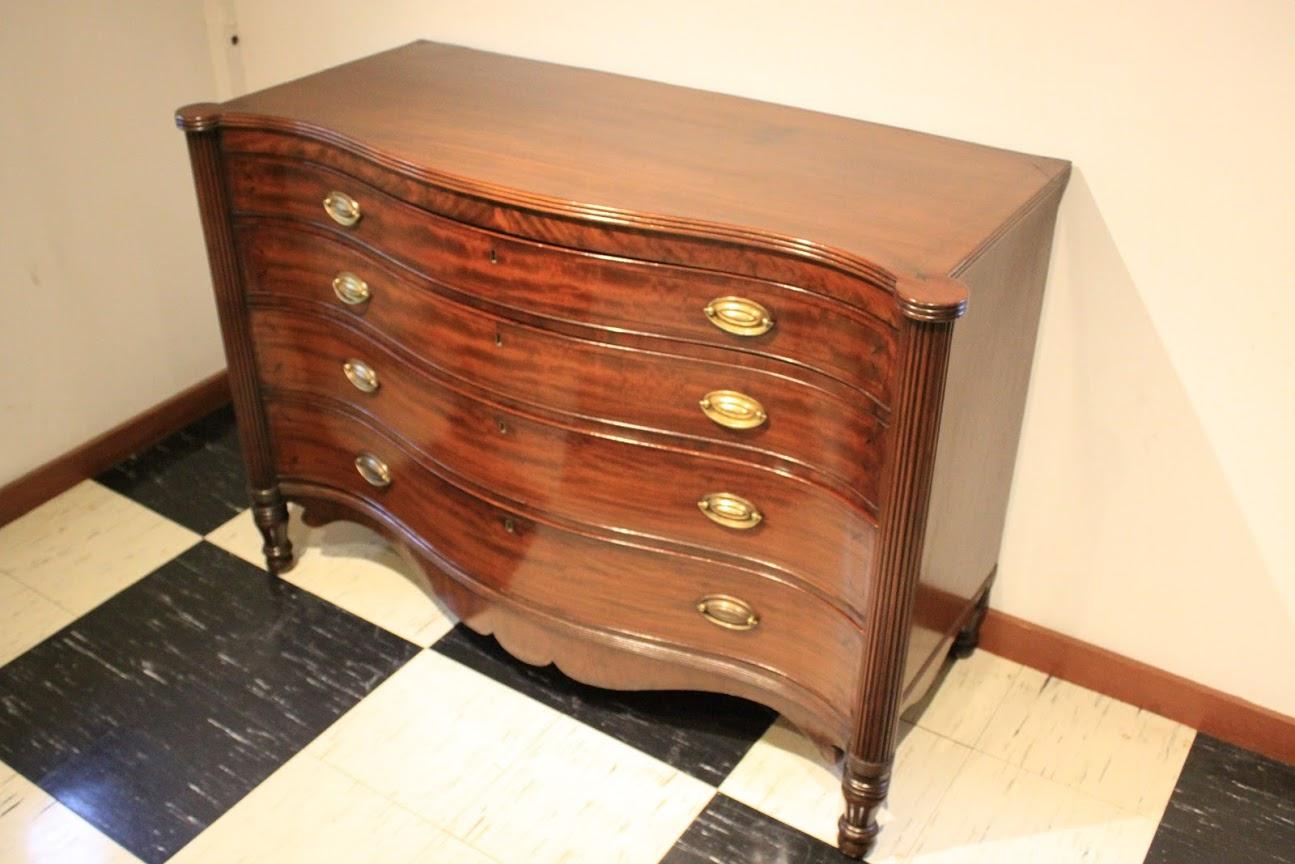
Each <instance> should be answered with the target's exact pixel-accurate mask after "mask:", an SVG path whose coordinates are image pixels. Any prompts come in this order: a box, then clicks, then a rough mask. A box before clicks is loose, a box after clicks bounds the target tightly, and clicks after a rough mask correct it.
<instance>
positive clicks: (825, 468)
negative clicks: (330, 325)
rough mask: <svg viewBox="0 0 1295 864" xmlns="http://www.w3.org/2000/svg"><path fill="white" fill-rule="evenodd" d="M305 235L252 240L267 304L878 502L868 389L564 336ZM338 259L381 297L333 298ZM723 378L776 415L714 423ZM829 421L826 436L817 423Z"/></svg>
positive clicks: (592, 414) (573, 410) (560, 403)
mask: <svg viewBox="0 0 1295 864" xmlns="http://www.w3.org/2000/svg"><path fill="white" fill-rule="evenodd" d="M303 242H304V241H303V240H302V235H301V234H296V235H285V234H284V233H282V232H278V233H274V234H273V235H271V234H268V233H267V234H265V235H263V236H261V235H258V236H255V237H247V238H246V239H245V242H244V248H245V249H246V261H247V267H246V272H247V281H248V294H249V296H250V297H251V298H252V302H254V303H258V302H270V298H269V297H267V298H265V299H262V298H261V297H260V296H259V295H273V297H275V298H291V299H293V300H299V301H303V302H307V301H308V302H310V303H312V304H315V305H319V306H323V307H324V308H323V309H321V310H320V311H329V312H333V313H335V314H338V315H342V316H346V317H348V318H349V319H351V323H352V324H353V325H354V326H355V327H356V328H358V329H360V330H361V331H362V332H364V333H366V334H369V335H371V336H372V337H373V338H375V339H378V340H380V341H385V342H386V343H387V344H390V345H391V346H392V347H393V348H398V349H400V348H402V349H404V350H405V351H407V352H408V353H410V354H412V355H414V356H416V357H419V358H420V359H421V360H423V361H424V362H427V363H429V364H432V365H434V366H436V367H437V369H438V370H440V371H441V372H442V373H444V374H446V375H449V376H452V377H455V378H459V379H462V380H464V381H470V382H472V383H474V384H476V385H477V386H480V387H482V388H485V389H487V390H489V391H490V392H492V393H495V394H498V395H500V396H502V397H505V398H509V399H513V400H516V401H519V402H524V403H526V404H529V405H534V406H537V407H542V408H549V409H553V410H557V411H562V412H564V413H567V414H571V415H574V416H577V417H582V418H587V419H591V420H600V421H604V422H607V423H610V424H614V425H616V426H617V427H619V428H620V429H621V430H622V434H628V435H635V434H637V433H638V432H639V431H640V430H642V431H647V432H659V433H669V434H673V435H675V436H677V437H679V438H681V439H688V441H689V442H690V443H688V444H687V445H686V446H691V447H693V448H697V449H703V448H704V449H711V450H714V451H716V452H728V453H729V454H730V455H732V456H733V457H734V458H743V457H745V455H746V454H748V453H750V454H752V456H753V457H754V456H756V455H757V454H758V455H761V456H764V457H766V458H768V457H772V459H773V461H775V462H778V461H781V462H783V463H791V464H785V467H784V470H790V471H793V472H795V473H805V474H810V473H819V474H828V475H832V479H829V480H828V481H827V482H835V484H836V485H837V487H838V488H839V489H840V490H841V491H842V494H852V495H854V496H855V497H860V498H861V499H862V501H863V504H864V506H866V507H868V508H869V509H870V510H875V508H876V502H877V482H878V477H879V476H880V465H881V448H882V444H883V438H884V429H885V426H884V424H883V422H882V421H881V419H880V418H879V417H878V416H877V414H876V413H875V411H874V410H873V409H874V407H875V406H874V404H873V403H872V401H871V400H869V399H866V398H865V397H863V396H862V395H861V394H859V393H858V392H857V391H850V388H844V387H842V386H841V385H836V386H834V384H835V382H833V380H832V379H826V378H823V377H821V376H820V377H817V378H815V379H814V380H815V382H816V384H817V385H819V386H811V385H809V384H808V383H804V382H803V381H802V380H800V379H797V378H793V377H791V376H790V375H789V374H784V373H785V372H786V371H787V370H786V369H784V368H783V367H784V366H786V365H787V364H780V363H778V362H777V361H772V360H767V359H765V358H763V357H758V356H755V355H750V354H744V353H737V352H730V354H732V355H733V356H732V358H731V360H730V362H729V363H721V362H719V361H718V360H714V359H709V358H707V359H701V358H695V357H689V356H683V355H680V354H677V353H673V352H672V353H666V352H665V350H664V349H665V347H666V346H661V345H658V346H656V347H657V348H658V350H637V349H631V348H628V347H626V346H619V345H608V344H605V343H602V342H596V341H593V340H590V339H580V338H575V337H571V336H566V335H563V334H559V333H555V332H553V331H552V330H550V329H545V328H540V327H536V326H532V325H530V324H525V323H522V322H520V321H517V320H514V319H512V318H507V317H502V316H500V315H495V314H492V313H488V312H485V311H483V310H480V309H476V308H473V307H471V306H469V305H467V304H465V303H456V302H452V301H450V300H449V299H447V298H445V297H444V296H442V295H440V294H438V293H437V292H435V291H433V290H426V289H429V288H431V287H432V286H430V285H428V284H426V283H420V282H418V281H417V280H416V279H415V278H414V277H412V276H410V275H409V274H408V273H405V272H401V271H399V270H397V269H395V268H392V267H389V266H386V265H384V264H383V263H382V262H381V261H380V260H379V259H377V258H375V257H373V256H370V255H366V254H365V253H364V252H362V251H361V250H357V249H352V248H350V247H347V248H346V249H342V250H337V249H333V250H331V251H329V252H327V253H325V254H320V251H318V249H319V247H318V246H313V247H311V246H307V247H306V248H304V249H303V248H302V244H303ZM340 270H347V271H350V272H354V273H356V274H358V275H360V276H361V278H363V279H364V280H365V281H366V282H367V283H368V284H369V286H370V288H371V291H372V297H371V299H370V300H369V301H368V303H366V304H365V305H364V306H363V307H353V306H346V305H345V304H344V303H341V302H340V301H338V300H337V298H336V297H335V296H334V293H333V289H332V280H333V278H334V277H335V276H336V275H337V273H338V271H340ZM800 375H801V378H804V377H805V373H804V370H801V372H800ZM715 390H736V391H740V392H742V393H744V394H747V395H749V396H751V397H752V398H754V399H757V400H758V401H759V402H760V404H761V405H763V406H764V408H765V409H766V411H767V412H768V415H769V419H768V421H767V422H766V423H764V424H763V425H761V426H760V427H759V428H755V429H743V430H734V429H727V428H723V427H721V426H718V425H716V423H714V422H713V421H712V420H710V419H709V418H707V416H706V415H705V414H704V413H703V412H702V410H701V408H700V407H699V403H700V400H701V398H702V397H703V396H705V395H706V394H707V393H710V392H712V391H715ZM851 392H853V399H850V398H849V397H850V394H851ZM825 429H826V430H832V432H831V434H830V435H823V434H821V432H820V430H825Z"/></svg>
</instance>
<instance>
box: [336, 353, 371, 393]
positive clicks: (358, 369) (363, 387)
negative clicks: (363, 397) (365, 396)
mask: <svg viewBox="0 0 1295 864" xmlns="http://www.w3.org/2000/svg"><path fill="white" fill-rule="evenodd" d="M342 372H343V373H344V374H345V375H346V380H348V381H350V382H351V383H352V384H354V385H355V389H356V390H359V391H360V392H362V393H372V392H373V391H374V390H377V389H378V373H377V372H375V371H373V367H372V366H370V365H369V364H368V363H365V362H364V361H363V360H347V361H346V362H345V363H343V364H342Z"/></svg>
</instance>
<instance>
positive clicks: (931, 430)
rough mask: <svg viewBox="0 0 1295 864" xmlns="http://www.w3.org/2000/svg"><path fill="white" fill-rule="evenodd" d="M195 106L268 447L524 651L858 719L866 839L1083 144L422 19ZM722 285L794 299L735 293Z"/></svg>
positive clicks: (235, 328) (967, 534)
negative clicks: (424, 31)
mask: <svg viewBox="0 0 1295 864" xmlns="http://www.w3.org/2000/svg"><path fill="white" fill-rule="evenodd" d="M178 121H179V123H180V125H181V126H182V127H183V128H185V129H186V130H187V131H188V132H189V134H190V136H191V140H192V139H195V138H200V139H202V140H203V141H206V142H211V144H210V146H208V145H206V144H204V149H203V152H202V153H200V154H196V155H195V160H196V161H195V164H198V162H199V161H201V162H202V163H203V164H206V165H208V166H210V167H211V170H213V171H218V172H219V173H220V177H221V179H222V180H223V182H224V183H225V184H226V185H225V186H224V187H223V189H221V190H216V189H214V182H213V183H205V184H200V190H205V192H204V194H205V195H206V196H207V197H206V198H205V199H204V200H205V201H206V204H207V207H208V209H210V210H212V211H213V212H212V214H211V218H210V219H209V220H208V221H209V222H211V223H212V224H216V225H218V226H220V225H224V226H226V227H232V230H224V229H223V228H222V230H220V231H216V232H211V231H209V233H208V243H209V245H211V246H213V247H214V250H213V256H214V258H213V260H215V258H217V257H218V258H219V261H220V262H221V267H219V268H216V270H215V272H216V275H217V280H218V283H219V284H218V292H220V293H221V296H227V297H228V296H233V294H234V292H239V294H238V296H237V297H236V298H235V301H236V303H241V304H244V305H243V306H241V307H239V306H237V305H236V303H231V305H230V307H229V308H230V309H231V310H234V311H235V312H237V313H238V320H237V321H236V322H232V323H228V322H226V321H225V319H224V318H222V325H227V324H228V326H227V328H226V338H227V340H232V341H233V342H234V343H236V347H237V349H238V351H239V352H245V351H246V350H247V347H248V344H254V345H255V346H256V347H255V357H254V361H255V362H254V363H245V364H244V367H245V368H246V369H247V370H248V371H250V372H252V373H254V374H255V375H256V378H255V382H254V383H255V387H244V388H241V389H236V390H235V398H236V400H239V401H240V407H241V409H242V410H243V411H244V413H247V414H249V416H253V417H254V418H255V417H256V416H259V415H258V412H261V411H263V410H268V411H269V412H270V416H271V429H272V433H271V434H270V435H268V436H265V437H264V439H257V440H254V441H250V442H249V444H251V445H254V446H253V447H252V449H253V450H254V451H255V452H254V453H253V454H251V456H250V458H251V459H252V460H253V461H254V462H255V463H256V464H257V465H261V464H265V463H266V461H267V460H272V461H271V463H270V464H271V465H272V470H271V471H270V472H269V474H270V475H272V478H271V479H272V480H273V481H274V482H281V483H282V488H283V489H284V490H285V493H286V494H287V495H288V496H289V497H291V498H294V499H296V500H298V501H300V502H302V503H304V504H305V505H306V506H307V507H308V512H309V514H310V518H311V519H312V520H315V521H326V520H329V519H334V518H353V519H359V520H361V521H364V522H366V523H368V524H372V525H374V526H376V527H378V528H379V529H380V530H383V531H384V532H385V533H387V534H388V536H391V537H392V538H393V539H395V540H396V541H397V543H398V545H399V546H401V547H402V548H403V549H405V550H406V551H407V553H408V554H409V556H410V557H411V559H412V560H414V561H416V562H417V563H418V564H419V566H420V567H421V568H422V569H423V571H424V572H425V573H426V574H427V576H428V579H429V581H430V582H431V584H432V586H433V587H434V589H435V590H436V592H437V593H438V594H439V595H440V596H442V597H443V598H445V600H446V602H447V603H449V604H450V605H451V606H452V607H453V608H454V609H455V610H456V611H458V613H459V614H460V615H462V616H463V618H464V620H465V621H466V622H467V623H468V624H469V625H470V626H472V627H473V628H474V629H476V630H477V631H479V632H482V633H493V634H494V635H495V636H496V637H497V638H498V640H499V642H500V644H501V645H503V646H504V647H505V648H506V649H507V650H508V651H510V652H512V653H514V654H515V655H516V656H518V657H521V658H522V659H524V660H526V661H528V662H532V663H539V664H543V663H548V662H554V663H556V664H557V665H558V666H559V668H561V669H563V670H564V671H566V672H568V673H569V674H571V675H572V676H574V677H576V678H577V679H579V680H582V681H585V682H588V683H595V684H599V685H603V686H614V687H622V688H638V689H651V688H667V687H674V688H679V687H683V688H692V689H705V690H713V691H717V692H723V693H731V694H734V695H740V696H744V697H747V698H756V699H759V700H761V701H764V702H765V703H766V704H768V705H770V706H771V707H773V708H775V709H776V710H778V711H781V712H783V713H785V714H787V716H788V717H789V718H790V719H791V720H792V721H793V722H795V723H797V724H800V725H802V726H804V727H805V728H806V729H807V730H809V731H810V733H811V734H812V735H814V736H815V737H816V738H817V739H818V740H819V741H820V743H823V744H828V745H834V746H837V747H840V748H842V749H843V750H844V751H846V759H845V766H846V770H845V777H844V786H843V790H844V794H845V799H846V812H845V816H844V818H843V819H842V820H841V838H840V839H841V848H842V850H843V851H844V852H846V853H847V854H850V855H853V856H856V857H860V856H862V855H864V854H865V853H866V852H867V850H868V848H869V846H870V845H871V843H872V840H873V839H874V838H875V836H876V833H877V830H878V828H877V823H876V819H875V815H876V812H877V809H878V807H879V805H880V803H881V801H882V800H883V799H884V797H885V795H886V791H887V786H888V782H889V774H890V766H891V762H892V761H893V757H894V749H895V739H896V726H897V722H898V713H899V711H900V709H901V708H902V707H903V706H904V705H905V704H908V703H909V702H912V701H913V700H915V699H917V698H919V697H920V696H921V691H922V690H923V689H924V688H925V687H926V686H927V685H928V684H929V682H930V681H931V680H932V679H933V677H934V674H935V672H936V671H937V670H938V668H939V662H938V661H939V660H940V659H942V657H943V655H944V653H945V652H946V651H947V649H948V647H949V645H950V644H951V643H952V642H953V640H954V637H955V635H956V633H957V632H958V629H959V628H961V627H964V626H966V625H967V623H968V622H969V621H971V620H972V619H973V617H974V613H975V610H976V605H975V604H976V600H977V599H978V598H983V592H984V589H985V586H986V585H987V582H988V578H989V576H990V574H991V573H992V572H993V564H994V561H993V559H994V558H995V557H996V550H997V548H998V544H999V541H1000V538H1001V530H1002V520H1001V516H1002V512H1003V508H1004V507H1005V501H1006V494H1007V489H1008V486H1009V484H1008V479H1009V478H1010V467H1011V464H1012V462H1013V460H1014V457H1015V447H1016V437H1017V430H1018V428H1019V423H1020V417H1021V410H1022V406H1023V400H1024V394H1025V381H1026V379H1027V377H1028V369H1029V365H1030V358H1031V354H1032V349H1033V333H1034V328H1035V325H1036V322H1037V308H1038V297H1039V295H1040V291H1041V287H1042V281H1043V277H1044V271H1045V266H1046V260H1047V240H1048V237H1049V236H1050V233H1051V229H1052V224H1053V219H1054V217H1055V212H1056V205H1057V202H1058V200H1059V198H1060V194H1061V191H1062V189H1063V188H1064V186H1065V182H1066V178H1067V174H1068V170H1069V169H1068V165H1066V164H1065V163H1063V162H1059V161H1056V160H1051V159H1041V158H1038V157H1032V156H1024V155H1021V154H1014V153H1008V152H1006V151H1001V150H992V149H990V148H985V147H977V146H975V145H971V144H965V143H962V142H956V141H950V140H947V139H940V138H935V137H931V136H926V135H921V134H918V133H914V132H906V131H903V130H897V129H890V128H886V127H880V126H874V125H871V124H866V123H860V122H857V121H852V120H847V119H844V118H838V117H830V116H826V115H821V114H813V113H809V112H804V111H797V110H795V109H790V108H783V107H780V106H774V105H768V104H764V103H756V102H750V101H747V100H742V99H736V98H733V97H727V96H720V95H716V94H709V93H702V92H699V91H692V90H682V89H679V88H673V87H667V86H663V85H658V84H652V83H649V82H644V81H636V80H633V79H627V78H622V77H618V76H612V75H605V74H602V73H595V72H588V71H584V70H578V69H569V68H565V67H559V66H553V65H549V64H542V63H534V62H531V61H525V60H519V59H516V58H509V57H500V56H497V55H491V54H486V53H483V52H477V51H471V50H468V49H463V48H456V47H453V46H444V45H434V44H430V43H415V44H413V45H410V46H406V47H405V48H402V49H397V50H395V51H391V52H387V53H385V54H380V55H377V56H375V57H372V58H368V59H366V60H363V61H358V62H356V63H353V64H348V65H347V66H343V67H338V68H337V69H333V70H329V71H326V72H323V73H320V74H318V75H314V76H310V77H309V78H305V79H302V80H300V81H295V82H292V83H289V84H286V85H283V86H281V87H277V88H274V89H272V90H268V91H264V92H262V93H259V94H253V95H251V96H248V97H244V98H241V99H238V100H235V101H233V102H231V103H228V104H226V105H223V106H215V105H198V106H191V107H190V108H187V109H183V110H182V111H181V112H180V114H179V117H178ZM225 194H228V196H229V197H228V199H226V198H224V197H223V196H224V195H225ZM325 200H329V201H330V202H331V203H330V205H329V209H330V210H331V213H330V212H326V210H325V204H324V202H325ZM216 211H219V212H216ZM217 217H221V218H220V219H217ZM235 257H236V258H237V260H238V261H239V263H240V264H241V267H240V268H239V270H238V272H237V273H236V274H235V273H231V272H230V268H229V267H227V266H226V262H227V261H229V260H232V259H233V258H235ZM342 271H349V272H351V273H353V274H355V277H356V278H357V279H361V280H363V281H364V282H365V283H366V287H367V291H368V299H367V300H365V301H363V302H359V303H355V304H352V303H346V302H343V300H342V299H339V298H338V297H337V296H336V295H335V294H334V292H333V288H332V284H331V283H332V281H333V279H334V278H335V277H337V276H338V274H339V273H340V272H342ZM968 286H971V290H970V295H971V298H972V303H971V306H970V309H971V311H970V315H971V316H973V317H972V319H971V320H974V321H975V324H974V325H971V326H969V327H968V329H967V331H966V334H965V335H961V336H960V335H958V334H959V333H961V328H960V325H959V327H958V328H955V326H954V322H955V320H956V319H958V318H959V317H960V316H961V315H962V314H963V313H964V312H966V311H967V309H968V298H969V288H968ZM982 295H983V297H984V299H985V300H986V302H985V304H984V307H983V309H984V311H978V307H977V305H976V302H975V301H976V298H977V297H980V296H982ZM717 297H740V298H746V300H748V301H754V302H756V303H758V304H759V307H753V306H749V304H748V305H747V306H743V305H742V303H740V302H739V303H737V304H736V305H737V307H738V308H739V309H748V310H749V309H755V310H756V312H757V313H758V314H757V315H756V320H761V318H760V316H762V315H763V314H764V311H763V310H769V312H770V313H771V314H770V317H771V318H772V319H773V322H772V323H773V326H772V329H771V330H769V332H766V333H762V334H759V335H755V336H745V335H741V334H735V333H729V332H726V331H724V330H722V329H720V328H718V327H716V326H714V324H713V323H712V322H711V321H710V320H709V319H708V318H707V317H706V314H705V312H704V308H705V306H706V304H707V303H709V302H710V301H712V300H714V299H716V298H717ZM762 326H763V325H762ZM238 356H240V357H242V356H243V354H242V353H240V354H238ZM347 361H359V362H360V363H361V364H362V368H361V372H367V371H368V370H373V371H374V372H376V375H377V380H378V381H379V382H380V384H379V386H378V388H377V390H376V391H375V392H373V393H363V392H361V391H360V390H359V389H356V388H355V387H354V386H353V385H352V384H350V383H348V382H347V379H346V378H345V377H344V375H343V372H342V364H343V363H345V362H347ZM356 368H360V367H355V366H354V364H353V368H352V372H353V375H352V377H353V378H354V377H355V374H354V373H355V369H356ZM356 380H360V381H361V383H362V384H364V383H365V382H366V381H367V380H368V379H367V378H365V377H364V375H361V376H360V377H359V378H357V379H356ZM365 386H366V387H368V385H367V384H366V385H365ZM369 389H372V388H369ZM713 391H735V392H737V393H739V394H743V398H748V399H754V400H756V401H757V402H758V406H757V405H754V404H751V405H748V406H747V408H748V409H750V410H751V411H754V412H756V415H757V420H759V421H760V422H759V423H758V425H757V426H756V427H755V428H751V429H735V428H728V426H727V425H723V424H721V423H717V422H715V421H714V420H712V419H710V418H708V417H707V415H706V414H704V413H703V412H702V410H701V408H702V406H701V404H699V403H700V401H701V400H702V399H703V397H705V396H706V395H707V394H709V393H712V392H713ZM716 398H718V397H716ZM242 403H247V404H242ZM757 407H758V410H757ZM760 412H764V416H763V418H761V417H760V416H758V415H759V413H760ZM942 414H943V415H945V416H947V417H948V418H950V419H949V424H950V425H949V427H948V429H947V431H945V432H944V433H941V430H940V418H941V415H942ZM717 419H718V420H720V421H723V420H724V418H722V417H721V418H717ZM370 451H371V452H370ZM365 453H368V454H369V455H368V456H365V457H364V458H365V459H369V458H370V457H371V461H369V462H366V463H365V466H366V470H367V472H368V474H369V481H367V482H366V480H365V479H363V478H362V477H361V476H360V474H359V473H357V471H356V468H355V465H354V462H353V460H355V458H356V457H357V456H361V455H362V454H365ZM362 461H363V460H362ZM253 473H254V474H257V475H258V476H259V473H258V472H257V471H254V472H253ZM388 481H390V482H389V484H388ZM374 484H376V485H374ZM721 484H722V487H723V488H712V487H719V486H720V485H721ZM706 492H724V493H730V494H732V495H736V496H740V497H741V498H743V499H747V500H749V502H750V503H751V504H752V505H753V506H755V507H757V508H759V509H760V511H761V516H762V519H761V520H760V521H759V522H758V523H757V522H756V521H755V520H754V519H753V518H752V519H750V520H748V523H749V524H751V525H755V527H753V528H750V529H749V530H739V529H736V528H729V527H723V526H721V525H719V524H715V522H714V521H713V520H710V519H708V518H707V514H706V513H702V512H701V511H700V510H699V508H698V507H697V503H696V502H697V500H698V499H699V497H700V496H701V495H704V494H706ZM739 504H740V502H739ZM721 506H722V502H721V503H720V504H713V505H710V506H709V509H708V512H709V514H710V515H715V514H716V512H717V507H721ZM735 506H737V505H735ZM740 506H741V507H745V506H746V505H744V504H742V505H740ZM739 509H740V508H739ZM263 512H266V513H268V511H264V510H263ZM721 521H722V520H721ZM963 549H965V550H966V554H963V553H962V552H961V550H963ZM699 604H700V606H699ZM699 608H700V609H701V610H702V611H704V612H707V613H708V614H709V615H711V617H712V618H713V619H714V620H713V621H711V620H707V618H706V617H704V616H703V615H702V614H701V613H700V612H699V611H698V610H699ZM757 621H758V623H757Z"/></svg>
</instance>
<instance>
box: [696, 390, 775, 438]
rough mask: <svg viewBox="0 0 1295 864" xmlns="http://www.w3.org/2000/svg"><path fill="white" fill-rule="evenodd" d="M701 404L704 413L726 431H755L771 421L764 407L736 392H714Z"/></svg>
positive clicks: (704, 397)
mask: <svg viewBox="0 0 1295 864" xmlns="http://www.w3.org/2000/svg"><path fill="white" fill-rule="evenodd" d="M700 404H701V410H702V413H704V414H705V415H706V416H707V417H709V418H710V419H711V420H713V421H715V422H716V423H718V424H719V425H720V426H723V427H724V428H726V429H754V428H756V427H757V426H761V425H763V424H764V421H765V420H768V419H769V415H768V414H766V413H765V410H764V406H763V405H761V404H760V403H759V402H757V401H756V400H754V399H752V398H751V397H750V396H747V395H746V394H745V393H739V392H737V391H736V390H712V391H711V392H710V393H707V394H706V395H705V396H703V397H702V399H701V403H700Z"/></svg>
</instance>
